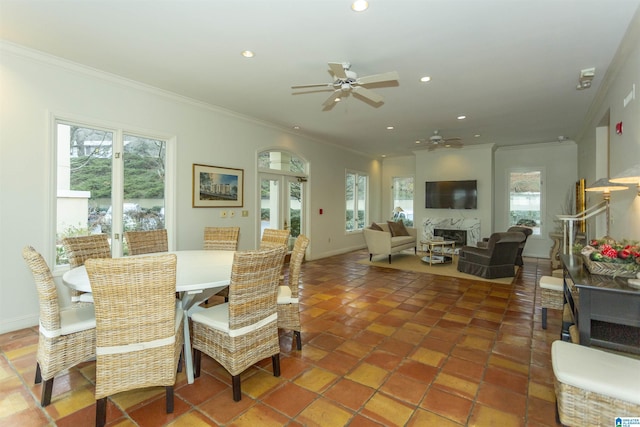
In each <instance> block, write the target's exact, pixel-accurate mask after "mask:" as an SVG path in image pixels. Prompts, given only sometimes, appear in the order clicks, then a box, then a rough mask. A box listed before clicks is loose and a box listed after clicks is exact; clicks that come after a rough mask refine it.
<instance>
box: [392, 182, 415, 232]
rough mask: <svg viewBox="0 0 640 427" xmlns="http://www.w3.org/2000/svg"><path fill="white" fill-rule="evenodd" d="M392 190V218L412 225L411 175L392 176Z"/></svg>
mask: <svg viewBox="0 0 640 427" xmlns="http://www.w3.org/2000/svg"><path fill="white" fill-rule="evenodd" d="M392 191H393V212H392V218H393V220H394V221H402V222H404V223H405V225H407V226H413V177H394V178H393V182H392Z"/></svg>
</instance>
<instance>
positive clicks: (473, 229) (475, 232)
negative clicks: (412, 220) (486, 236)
mask: <svg viewBox="0 0 640 427" xmlns="http://www.w3.org/2000/svg"><path fill="white" fill-rule="evenodd" d="M422 226H423V229H422V240H431V239H433V236H434V235H435V234H434V232H433V231H434V230H435V229H436V228H438V229H441V230H448V231H457V230H462V231H465V232H466V237H465V238H464V240H463V239H462V238H460V240H461V241H462V242H464V243H461V245H462V246H464V245H468V246H475V245H476V243H478V240H481V238H480V220H479V219H478V218H424V219H423V220H422ZM452 240H456V247H457V246H458V244H457V242H458V239H452Z"/></svg>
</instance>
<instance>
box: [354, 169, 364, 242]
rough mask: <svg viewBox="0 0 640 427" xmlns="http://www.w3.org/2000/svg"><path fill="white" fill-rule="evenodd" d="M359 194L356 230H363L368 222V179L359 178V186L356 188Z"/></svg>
mask: <svg viewBox="0 0 640 427" xmlns="http://www.w3.org/2000/svg"><path fill="white" fill-rule="evenodd" d="M356 191H357V194H358V204H357V207H358V222H357V223H356V224H355V226H356V230H362V229H363V228H364V226H365V221H366V208H367V177H366V176H362V175H359V176H358V186H357V187H356Z"/></svg>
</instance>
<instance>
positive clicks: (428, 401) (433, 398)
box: [420, 387, 473, 424]
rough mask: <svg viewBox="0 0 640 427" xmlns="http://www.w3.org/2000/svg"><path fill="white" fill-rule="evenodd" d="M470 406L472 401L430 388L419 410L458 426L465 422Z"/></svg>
mask: <svg viewBox="0 0 640 427" xmlns="http://www.w3.org/2000/svg"><path fill="white" fill-rule="evenodd" d="M472 406H473V400H471V399H466V398H464V397H460V396H457V395H455V394H451V393H447V392H446V391H444V390H441V389H439V388H437V387H432V388H430V389H429V391H427V394H426V396H425V397H424V399H423V400H422V402H421V403H420V407H421V408H424V409H426V410H429V411H431V412H434V413H436V414H438V415H441V416H442V417H444V418H446V419H448V420H452V421H455V422H456V423H459V424H465V423H466V422H467V419H468V418H469V414H470V413H471V408H472Z"/></svg>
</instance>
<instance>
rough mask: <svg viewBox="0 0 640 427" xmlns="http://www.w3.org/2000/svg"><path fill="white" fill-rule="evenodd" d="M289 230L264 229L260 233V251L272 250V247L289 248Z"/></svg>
mask: <svg viewBox="0 0 640 427" xmlns="http://www.w3.org/2000/svg"><path fill="white" fill-rule="evenodd" d="M289 234H290V232H289V230H276V229H273V228H265V229H264V231H263V232H262V239H261V240H260V249H267V248H272V247H274V246H281V245H283V246H285V247H287V248H288V247H289V246H288V245H289Z"/></svg>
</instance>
